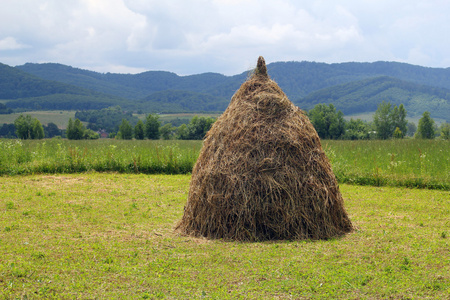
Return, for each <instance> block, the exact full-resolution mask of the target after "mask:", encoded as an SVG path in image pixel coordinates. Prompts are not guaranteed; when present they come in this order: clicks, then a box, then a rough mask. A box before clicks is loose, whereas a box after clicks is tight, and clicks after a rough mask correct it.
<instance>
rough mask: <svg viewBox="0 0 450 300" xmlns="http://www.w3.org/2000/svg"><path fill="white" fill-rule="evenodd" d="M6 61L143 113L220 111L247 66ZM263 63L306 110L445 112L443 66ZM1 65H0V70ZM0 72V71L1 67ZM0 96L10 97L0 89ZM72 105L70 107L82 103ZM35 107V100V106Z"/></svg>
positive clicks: (447, 72)
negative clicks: (146, 67)
mask: <svg viewBox="0 0 450 300" xmlns="http://www.w3.org/2000/svg"><path fill="white" fill-rule="evenodd" d="M2 66H5V65H2ZM8 68H10V69H14V70H16V71H17V73H16V74H12V73H11V72H10V73H9V74H10V75H6V77H8V76H12V77H14V76H16V75H20V76H22V77H23V76H25V74H28V76H29V77H27V78H25V79H26V80H25V81H28V80H31V82H33V81H35V80H38V79H42V80H46V82H47V83H48V84H49V85H50V86H53V85H54V84H56V83H59V84H64V85H63V86H64V87H66V88H67V89H69V86H70V87H71V88H73V87H78V88H81V89H82V90H83V91H84V93H88V94H95V93H97V94H95V95H97V97H104V96H106V98H108V96H110V98H109V100H107V101H103V102H102V103H103V104H104V105H107V104H108V103H109V102H110V103H113V104H119V105H121V106H122V107H123V108H125V109H133V110H136V109H142V110H144V111H146V112H188V111H194V112H195V111H197V112H198V111H223V109H224V108H225V107H226V105H227V103H228V102H229V100H230V98H231V96H232V95H233V94H234V92H235V91H236V90H237V89H238V88H239V86H240V85H241V84H242V82H244V81H245V79H246V78H247V76H248V71H247V72H243V73H241V74H238V75H235V76H224V75H221V74H217V73H204V74H198V75H190V76H178V75H177V74H175V73H170V72H165V71H148V72H144V73H140V74H112V73H106V74H102V73H97V72H92V71H87V70H82V69H77V68H73V67H70V66H65V65H61V64H25V65H22V66H18V67H15V68H11V67H8ZM267 68H268V71H269V74H270V76H271V78H272V79H274V80H275V81H276V82H277V83H278V84H279V85H280V87H281V88H282V89H283V90H284V91H285V93H286V94H287V95H288V97H289V98H290V99H291V100H292V101H293V102H294V103H296V104H298V105H299V106H300V107H301V108H303V109H309V108H311V107H312V106H313V104H315V103H333V104H335V106H336V107H337V108H338V109H340V110H342V111H343V112H346V113H347V114H349V113H363V112H373V111H375V109H376V105H377V104H378V103H379V102H381V101H383V100H385V101H390V102H392V103H404V104H405V106H406V109H407V110H408V113H409V114H410V115H416V114H422V113H423V111H424V110H428V111H430V112H431V115H432V116H433V117H438V116H439V117H443V118H445V119H447V120H448V119H450V117H449V116H450V111H449V110H448V107H449V98H448V90H449V89H450V69H442V68H427V67H421V66H414V65H409V64H405V63H396V62H374V63H353V62H350V63H338V64H326V63H316V62H275V63H271V64H269V65H268V66H267ZM4 69H5V68H4V67H2V68H0V73H2V72H4ZM9 71H11V70H9ZM0 76H2V78H4V77H5V75H4V74H0ZM50 83H51V84H50ZM31 86H33V84H31ZM8 89H9V90H8ZM11 89H12V90H11ZM21 89H22V87H20V86H19V88H17V87H15V86H9V87H6V90H4V91H2V92H3V93H4V94H5V93H10V94H11V93H13V94H14V93H18V94H20V95H24V92H23V91H21ZM38 90H39V89H38ZM69 90H70V89H69ZM53 95H54V94H53ZM21 97H23V96H21ZM26 97H31V98H33V97H34V98H33V99H34V100H29V99H28V100H29V101H28V102H27V99H21V100H22V101H21V103H23V104H24V105H23V106H22V107H24V108H25V106H26V105H31V104H32V103H34V102H33V101H35V100H36V97H40V98H39V99H38V100H39V103H41V104H42V103H43V102H45V101H49V102H54V101H56V98H57V97H55V96H52V97H50V96H47V94H45V95H43V94H42V93H39V92H38V91H36V95H34V94H33V92H32V89H28V90H27V92H26ZM1 99H14V98H11V97H6V98H5V95H2V96H1ZM108 101H109V102H108ZM97 102H99V101H97ZM107 102H108V103H107ZM17 103H18V102H17V101H11V102H8V103H7V106H9V107H13V108H14V107H20V105H17ZM27 103H28V104H27ZM54 104H55V105H54V107H57V106H58V103H54ZM80 104H81V105H80V107H79V108H77V109H80V110H81V109H85V108H84V107H83V105H84V104H82V103H80ZM14 105H16V106H14ZM39 106H40V107H43V106H42V105H35V107H39Z"/></svg>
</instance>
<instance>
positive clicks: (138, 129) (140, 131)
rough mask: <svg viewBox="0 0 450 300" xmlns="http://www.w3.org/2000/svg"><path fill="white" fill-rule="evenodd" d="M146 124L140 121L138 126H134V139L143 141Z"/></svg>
mask: <svg viewBox="0 0 450 300" xmlns="http://www.w3.org/2000/svg"><path fill="white" fill-rule="evenodd" d="M144 128H145V127H144V122H142V120H139V121H138V122H137V124H136V126H134V138H135V139H137V140H143V139H144V137H145V133H144Z"/></svg>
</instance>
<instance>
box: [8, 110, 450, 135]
mask: <svg viewBox="0 0 450 300" xmlns="http://www.w3.org/2000/svg"><path fill="white" fill-rule="evenodd" d="M118 110H119V108H118V107H116V108H112V109H109V111H106V113H108V114H111V115H114V119H116V120H117V117H118V116H123V118H122V120H121V122H120V124H118V125H113V124H112V123H110V122H109V123H108V124H109V128H110V129H113V130H114V129H117V131H110V132H108V133H109V135H108V137H109V138H116V139H124V140H129V139H133V138H134V139H137V140H143V139H151V140H157V139H164V140H169V139H180V140H201V139H203V138H204V137H205V135H206V132H208V130H209V129H210V128H211V126H212V125H213V124H214V122H215V119H214V118H212V117H198V116H194V117H193V118H192V119H191V120H190V121H189V123H188V124H181V125H180V126H178V127H176V126H173V125H172V124H171V123H167V124H164V125H163V124H162V123H161V121H160V120H159V116H158V115H157V114H149V115H147V116H146V118H145V121H142V120H139V119H137V118H136V117H134V116H132V115H131V113H119V112H118ZM104 113H105V112H103V114H104ZM406 114H407V112H406V109H405V107H404V106H403V104H400V105H399V106H396V105H392V104H391V103H390V102H384V101H383V102H382V103H380V104H379V105H378V108H377V110H376V112H375V114H374V116H373V121H372V122H365V121H362V120H361V119H356V120H355V119H350V120H348V121H347V120H345V119H344V114H343V113H342V112H341V111H336V108H335V107H334V105H333V104H329V105H326V104H317V105H316V106H315V107H314V108H313V109H311V110H310V111H309V112H307V115H308V117H309V118H310V120H311V123H312V124H313V126H314V128H315V129H316V131H317V133H318V135H319V137H320V138H322V139H343V140H358V139H391V138H399V139H401V138H404V137H405V136H407V135H408V136H410V137H415V138H424V139H433V138H435V137H436V136H437V135H438V134H440V137H441V138H442V139H450V124H448V123H442V124H441V126H440V128H438V127H437V126H436V124H435V122H434V120H433V119H432V118H431V116H430V113H429V112H428V111H426V112H424V113H423V115H422V118H421V119H420V120H419V123H418V126H417V127H416V125H415V124H414V123H412V122H408V121H407V120H406ZM81 116H83V114H81ZM84 117H89V119H90V120H89V124H88V126H87V127H85V126H84V125H83V123H82V121H81V120H80V119H79V118H75V120H72V119H69V122H68V124H67V129H66V130H61V129H59V128H58V126H57V125H56V124H54V123H48V124H47V125H42V124H41V123H40V121H39V120H38V119H36V118H33V117H31V116H30V115H25V116H24V115H23V114H22V115H20V116H19V117H18V118H17V119H16V120H15V121H14V124H3V126H1V127H0V137H3V138H20V139H42V138H44V137H47V138H51V137H54V136H62V137H66V138H68V139H72V140H80V139H98V138H100V134H99V133H101V131H96V130H93V129H91V128H96V129H101V127H94V125H93V124H94V122H92V121H93V120H94V119H99V117H100V115H95V114H92V113H90V115H86V114H85V115H84ZM101 118H102V119H104V117H101ZM135 120H137V122H136V123H135V124H133V123H134V121H135ZM96 126H97V125H96ZM103 132H107V131H105V130H103Z"/></svg>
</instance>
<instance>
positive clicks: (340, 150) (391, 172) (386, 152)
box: [322, 139, 450, 190]
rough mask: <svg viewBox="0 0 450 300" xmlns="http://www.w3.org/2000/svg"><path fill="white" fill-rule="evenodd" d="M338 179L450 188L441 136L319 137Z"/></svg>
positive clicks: (449, 162)
mask: <svg viewBox="0 0 450 300" xmlns="http://www.w3.org/2000/svg"><path fill="white" fill-rule="evenodd" d="M322 143H323V147H324V149H325V152H326V153H327V155H328V157H329V159H330V160H331V163H332V165H333V171H334V173H335V175H336V177H337V178H338V181H339V182H341V183H352V184H362V185H375V186H383V185H392V186H407V187H418V188H433V189H444V190H449V189H450V143H449V141H444V140H412V139H410V140H386V141H323V142H322Z"/></svg>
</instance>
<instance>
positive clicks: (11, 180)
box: [0, 172, 450, 299]
mask: <svg viewBox="0 0 450 300" xmlns="http://www.w3.org/2000/svg"><path fill="white" fill-rule="evenodd" d="M189 180H190V176H189V175H144V174H137V175H135V174H117V173H95V172H94V173H92V172H90V173H83V174H69V175H67V174H65V175H27V176H3V177H1V178H0V195H1V199H0V253H1V255H0V295H1V297H0V298H2V299H35V298H39V299H448V298H449V294H450V194H449V193H448V192H446V191H436V190H426V189H422V190H417V189H406V188H395V187H361V186H354V185H345V184H344V185H341V192H342V194H343V196H344V199H345V206H346V208H347V211H348V213H349V215H350V218H351V220H352V222H353V223H354V225H355V226H356V228H357V229H356V231H354V232H353V233H350V234H348V235H346V236H344V237H342V238H339V239H332V240H327V241H278V242H264V243H238V242H223V241H221V240H205V239H196V238H191V237H184V236H179V235H178V234H176V233H174V232H173V228H174V225H175V224H176V222H177V221H178V220H179V219H180V218H181V215H182V213H183V206H184V204H185V201H186V199H187V193H188V183H189Z"/></svg>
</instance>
